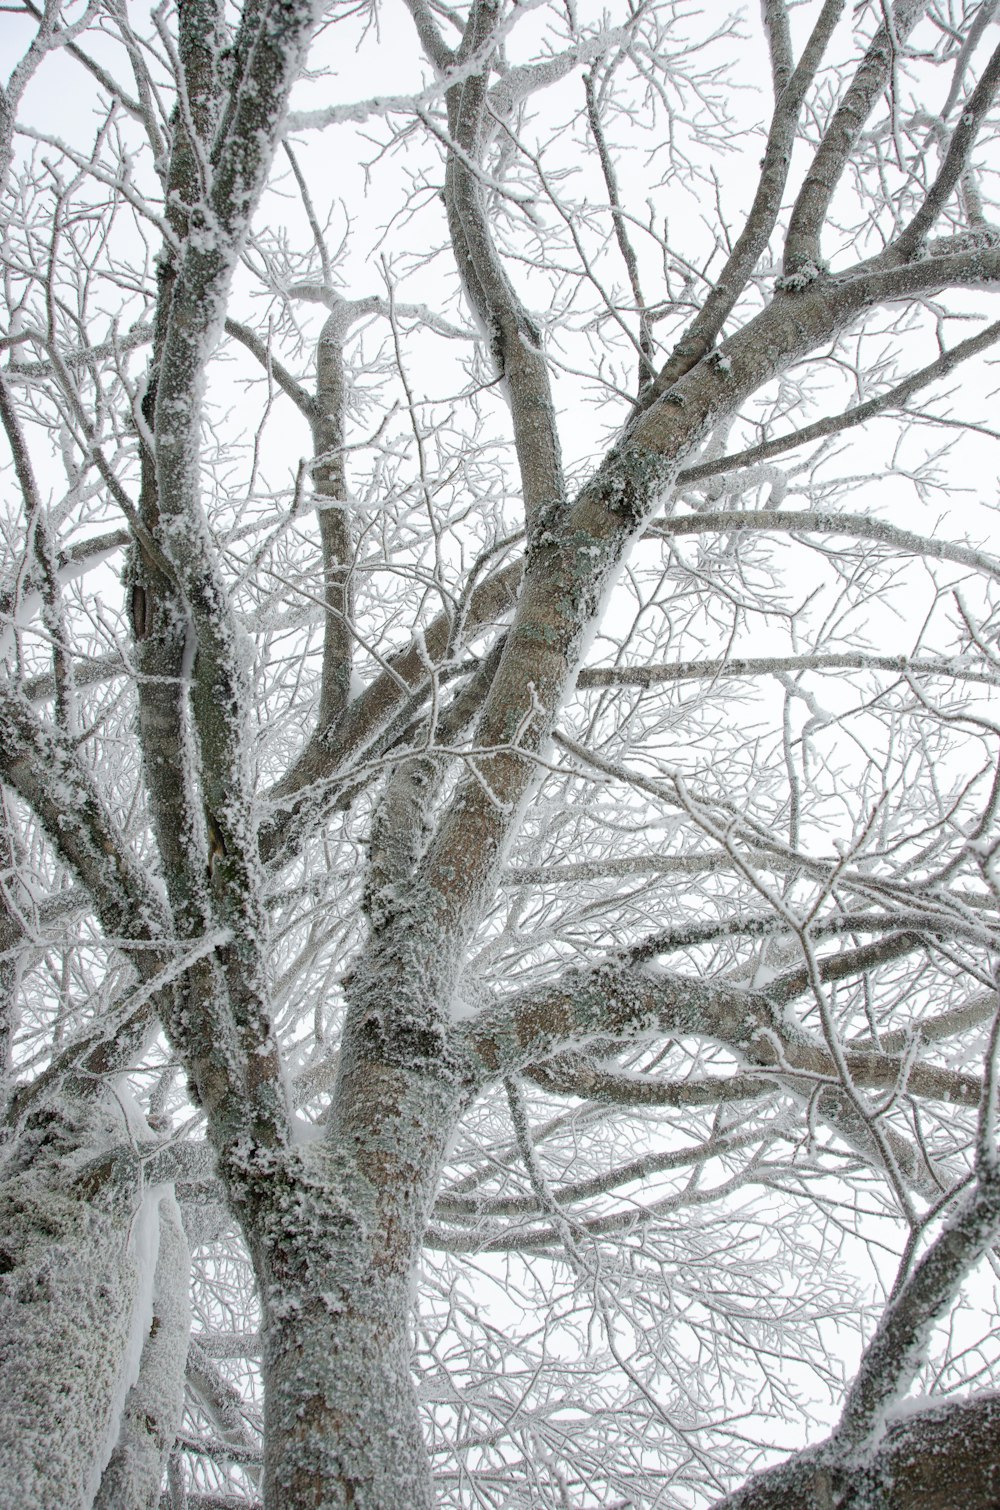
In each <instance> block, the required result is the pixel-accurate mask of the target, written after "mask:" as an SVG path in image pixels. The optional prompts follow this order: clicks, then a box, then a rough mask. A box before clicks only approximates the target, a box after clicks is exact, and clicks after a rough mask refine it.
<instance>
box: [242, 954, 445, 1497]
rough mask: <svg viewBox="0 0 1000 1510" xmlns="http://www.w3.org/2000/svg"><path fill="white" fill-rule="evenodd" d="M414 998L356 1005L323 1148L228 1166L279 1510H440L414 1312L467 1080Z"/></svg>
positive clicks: (267, 1485)
mask: <svg viewBox="0 0 1000 1510" xmlns="http://www.w3.org/2000/svg"><path fill="white" fill-rule="evenodd" d="M383 963H384V962H383ZM372 974H374V972H372ZM385 988H386V981H385V979H384V977H383V978H382V981H381V990H382V992H384V991H385ZM364 994H366V995H367V994H369V993H364ZM372 994H373V993H372ZM409 994H410V993H408V992H406V990H405V989H403V990H401V991H400V992H399V993H398V994H397V995H396V999H395V1001H394V1002H393V1005H392V1007H391V1008H389V1009H386V1010H385V1011H382V1010H379V1011H374V1012H366V1011H365V1010H364V1008H363V1007H362V1006H359V1007H356V1009H355V1010H354V1011H353V1012H352V1019H351V1022H350V1023H349V1025H348V1028H347V1030H346V1032H345V1039H344V1046H343V1049H342V1052H341V1063H340V1073H339V1078H338V1082H337V1085H336V1088H335V1091H334V1098H333V1102H332V1105H331V1108H330V1112H329V1115H328V1118H327V1124H326V1129H325V1133H324V1138H323V1141H322V1143H315V1144H310V1145H307V1146H306V1147H300V1148H298V1149H294V1150H292V1151H291V1152H290V1153H289V1154H286V1155H282V1156H279V1157H275V1156H274V1155H270V1154H268V1153H267V1152H266V1151H264V1150H256V1151H254V1152H252V1153H251V1154H250V1156H249V1157H247V1158H244V1160H243V1167H242V1169H240V1168H239V1167H237V1166H238V1163H239V1161H238V1160H237V1159H236V1158H234V1159H233V1160H232V1161H231V1162H232V1168H231V1170H230V1174H229V1179H230V1188H231V1190H232V1191H233V1197H234V1200H235V1202H236V1204H237V1206H238V1208H242V1209H241V1215H242V1216H243V1218H244V1224H245V1230H246V1231H247V1234H248V1238H249V1245H250V1249H251V1253H252V1255H253V1259H254V1265H255V1268H256V1272H257V1278H258V1283H259V1287H260V1294H261V1301H262V1309H263V1338H262V1342H263V1369H264V1398H265V1433H264V1437H265V1449H264V1475H263V1487H264V1502H265V1504H266V1505H267V1506H269V1507H274V1510H278V1507H280V1510H340V1507H344V1506H351V1507H354V1510H402V1507H404V1506H405V1507H406V1510H430V1507H431V1506H432V1505H433V1503H434V1492H433V1486H432V1482H431V1473H430V1465H429V1461H428V1457H427V1451H426V1447H425V1445H424V1440H423V1431H422V1428H421V1424H420V1419H419V1413H418V1409H417V1399H416V1394H415V1390H414V1385H413V1381H412V1376H411V1355H412V1336H411V1326H412V1321H411V1317H412V1306H413V1295H414V1288H415V1279H416V1270H417V1264H418V1261H419V1255H420V1244H421V1239H422V1235H423V1232H424V1229H425V1227H426V1224H427V1220H428V1217H429V1214H430V1209H431V1205H432V1203H433V1200H434V1195H435V1192H436V1189H437V1184H438V1178H439V1174H440V1170H441V1166H442V1162H443V1159H444V1153H445V1149H446V1147H447V1143H448V1139H449V1137H450V1135H451V1132H452V1130H453V1128H454V1125H455V1122H456V1120H457V1117H458V1115H459V1111H460V1104H461V1087H460V1084H459V1077H458V1076H457V1074H455V1073H454V1067H453V1066H450V1065H449V1062H448V1058H447V1056H446V1055H445V1054H444V1053H442V1052H441V1041H442V1040H441V1037H440V1035H437V1034H435V1032H434V1030H433V1027H432V1025H431V1024H432V1020H433V1019H434V1017H435V1016H436V1014H435V1013H434V1012H433V1011H432V1010H431V1009H429V1008H427V1007H426V1006H423V1007H420V1008H419V1009H418V1008H417V997H418V995H419V993H416V992H415V993H413V995H412V996H411V997H410V1000H411V1011H410V1012H408V1013H405V1012H404V1011H403V1006H402V1004H403V1002H404V1001H405V999H406V998H407V996H408V995H409ZM398 1013H402V1014H403V1016H405V1021H406V1023H407V1027H408V1031H407V1032H406V1033H403V1032H402V1030H401V1029H400V1028H399V1022H400V1018H398V1017H397V1014H398ZM394 1017H396V1018H397V1031H396V1032H395V1033H393V1034H392V1035H391V1036H390V1033H389V1031H388V1024H389V1021H390V1019H392V1018H394ZM421 1019H422V1020H423V1022H424V1024H425V1026H424V1028H422V1029H421V1028H419V1027H418V1022H419V1021H420V1020H421Z"/></svg>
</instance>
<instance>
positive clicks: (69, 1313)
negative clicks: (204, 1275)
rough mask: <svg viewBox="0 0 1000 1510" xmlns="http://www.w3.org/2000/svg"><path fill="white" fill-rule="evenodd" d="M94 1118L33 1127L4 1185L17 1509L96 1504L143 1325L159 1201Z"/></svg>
mask: <svg viewBox="0 0 1000 1510" xmlns="http://www.w3.org/2000/svg"><path fill="white" fill-rule="evenodd" d="M80 1120H82V1121H83V1122H84V1124H85V1125H84V1126H82V1127H81V1126H80ZM98 1120H100V1119H99V1118H98ZM94 1121H95V1119H94V1117H93V1115H90V1116H86V1115H85V1116H84V1117H83V1118H82V1119H79V1120H77V1119H70V1118H69V1117H68V1116H62V1117H60V1116H53V1117H47V1118H45V1119H44V1121H42V1120H38V1121H36V1123H35V1125H34V1126H33V1127H32V1128H31V1129H29V1130H27V1131H26V1132H25V1133H24V1134H23V1136H22V1138H21V1140H20V1142H19V1144H18V1145H17V1146H16V1147H15V1148H14V1150H12V1153H11V1155H10V1156H9V1158H8V1161H7V1165H6V1168H5V1170H4V1176H3V1181H2V1184H0V1484H2V1485H3V1490H2V1493H3V1496H4V1503H6V1504H10V1505H17V1507H18V1510H53V1507H54V1506H59V1510H90V1507H91V1506H92V1504H93V1501H94V1496H95V1494H96V1493H97V1490H98V1486H99V1483H100V1479H101V1474H102V1471H103V1469H104V1467H105V1464H106V1463H107V1461H108V1458H109V1456H110V1454H111V1451H112V1449H113V1447H114V1445H115V1442H116V1440H117V1438H118V1434H119V1429H120V1423H121V1415H122V1409H123V1406H124V1402H125V1398H126V1395H127V1393H128V1390H129V1387H130V1385H131V1384H132V1382H133V1380H134V1378H135V1376H136V1371H137V1367H138V1359H139V1353H140V1350H141V1346H142V1339H143V1338H144V1336H145V1335H146V1333H147V1331H148V1329H149V1320H150V1306H151V1302H152V1277H153V1270H154V1267H155V1264H156V1255H157V1238H158V1205H159V1201H158V1199H156V1198H155V1197H154V1196H153V1195H151V1194H150V1193H148V1192H143V1189H142V1184H141V1171H140V1167H139V1162H138V1160H137V1159H136V1158H135V1157H134V1155H133V1153H132V1150H131V1149H128V1148H126V1149H124V1150H123V1149H122V1148H121V1146H120V1145H119V1146H118V1147H116V1146H115V1141H114V1131H115V1130H113V1129H111V1128H109V1127H107V1126H96V1127H95V1125H94ZM117 1131H118V1136H119V1137H120V1129H118V1130H117Z"/></svg>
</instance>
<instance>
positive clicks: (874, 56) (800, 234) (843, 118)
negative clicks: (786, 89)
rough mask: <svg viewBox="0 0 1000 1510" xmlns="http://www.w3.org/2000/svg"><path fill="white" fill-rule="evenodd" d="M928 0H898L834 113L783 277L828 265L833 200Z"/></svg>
mask: <svg viewBox="0 0 1000 1510" xmlns="http://www.w3.org/2000/svg"><path fill="white" fill-rule="evenodd" d="M925 6H926V0H895V3H894V4H893V6H892V9H891V18H890V15H889V13H888V12H887V13H886V19H885V21H883V23H882V25H881V26H880V27H879V29H878V31H877V32H876V33H875V36H874V37H873V38H872V41H871V44H870V46H869V48H868V50H867V52H866V53H865V56H864V58H863V59H862V60H861V63H860V64H859V65H858V69H857V72H856V73H855V75H854V77H853V79H852V80H851V82H850V84H849V85H848V87H847V90H846V91H845V93H844V97H843V99H842V100H841V102H840V104H839V105H838V107H837V109H836V111H835V112H834V115H833V119H832V120H831V122H830V124H829V126H828V127H827V129H826V131H825V133H824V135H823V139H822V141H821V142H820V144H819V146H818V147H817V149H816V152H815V155H814V156H813V160H812V162H811V163H810V165H809V168H808V170H807V172H806V176H805V179H804V181H803V184H802V188H801V189H800V190H799V194H798V198H797V199H796V201H795V204H794V206H793V207H792V213H791V218H790V219H789V222H788V234H787V236H786V238H785V256H784V276H785V277H786V278H793V279H796V280H799V279H805V280H806V281H807V282H808V281H809V280H810V279H812V278H815V277H816V276H817V275H818V274H819V273H820V272H821V270H822V268H823V265H824V264H823V254H822V250H821V246H820V240H821V236H822V232H823V226H824V224H825V222H826V217H827V213H828V211H829V208H830V201H831V200H832V199H833V195H834V192H835V190H836V188H837V184H838V183H839V182H840V179H841V176H842V174H843V172H844V170H845V168H846V167H847V164H848V161H849V160H850V155H851V152H852V151H853V150H854V147H855V144H856V143H857V140H858V137H859V136H860V134H861V129H862V127H863V126H864V123H865V121H866V120H867V119H868V117H869V115H870V114H871V112H872V110H873V109H874V108H875V104H876V102H877V100H878V98H879V96H880V95H881V93H882V91H883V90H884V89H885V87H886V85H887V84H888V82H889V79H890V78H891V76H892V71H893V67H894V63H895V49H896V47H897V46H898V44H899V43H901V42H904V41H905V40H906V37H907V35H908V34H909V32H910V31H911V30H912V29H913V27H914V25H915V24H916V22H917V21H918V20H919V18H920V15H921V13H922V12H923V10H924V9H925Z"/></svg>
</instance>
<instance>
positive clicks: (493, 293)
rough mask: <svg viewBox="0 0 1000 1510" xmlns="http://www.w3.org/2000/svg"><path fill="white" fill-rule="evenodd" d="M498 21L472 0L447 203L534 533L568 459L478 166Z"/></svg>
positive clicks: (492, 124)
mask: <svg viewBox="0 0 1000 1510" xmlns="http://www.w3.org/2000/svg"><path fill="white" fill-rule="evenodd" d="M498 21H499V6H498V5H497V3H496V0H474V3H473V5H472V6H471V8H470V11H469V18H468V21H467V23H466V28H465V34H464V36H463V39H462V45H461V48H460V51H459V59H460V61H464V60H465V59H473V58H475V59H477V60H478V59H479V58H482V63H481V64H480V65H479V66H478V67H477V68H476V70H475V71H474V72H473V73H471V74H470V75H469V76H468V77H466V78H464V79H462V81H461V82H460V83H458V84H454V85H452V87H451V88H450V89H449V90H448V95H447V100H448V128H449V132H450V135H451V138H452V140H453V143H454V147H453V148H451V149H450V150H449V151H448V161H447V167H446V172H445V208H446V210H447V213H448V227H449V231H450V235H451V241H452V246H453V248H454V252H455V261H456V264H457V267H458V271H459V276H460V277H461V280H462V286H463V288H464V290H465V294H466V297H467V298H468V300H469V303H470V305H471V306H472V309H473V311H474V313H475V314H476V316H477V318H478V319H479V321H480V322H481V323H482V325H483V327H484V329H485V332H486V335H487V338H488V340H489V345H490V351H491V355H492V357H493V361H494V363H495V365H496V368H497V372H498V374H499V376H500V377H501V378H502V380H503V384H504V390H505V392H506V394H507V397H508V401H509V404H510V412H511V420H512V423H513V427H514V446H515V449H516V452H517V460H518V467H519V469H520V475H521V487H522V492H523V496H524V510H525V518H526V520H527V525H528V530H529V534H530V532H531V531H532V530H533V529H534V528H535V525H536V522H537V520H538V519H539V517H540V516H541V515H542V514H544V512H545V511H546V510H552V509H555V508H557V507H558V506H559V504H560V503H561V502H562V500H563V497H564V484H563V477H562V462H561V458H560V451H559V436H558V433H557V428H556V417H555V408H554V405H553V401H552V392H551V387H550V384H549V376H548V369H547V366H546V362H545V357H544V354H543V352H542V334H541V331H540V330H539V328H538V326H537V325H536V323H535V322H534V320H532V318H531V316H530V315H529V314H528V312H527V310H526V309H525V307H524V305H523V304H522V303H521V300H520V299H519V298H518V296H517V294H516V293H515V291H514V288H513V285H512V284H511V282H510V279H509V278H508V276H507V272H506V269H505V268H504V266H503V262H502V260H501V258H500V256H499V254H498V252H497V248H496V243H495V240H494V237H493V232H492V228H491V226H490V222H489V217H488V215H487V212H486V205H485V200H484V193H483V185H482V182H481V178H480V164H481V160H482V157H483V154H484V152H485V150H486V148H487V147H488V145H489V143H490V140H491V138H492V136H493V134H494V131H495V129H496V119H495V116H494V111H493V107H492V103H491V98H490V83H489V76H490V67H491V61H492V48H491V40H492V38H493V36H494V34H495V32H496V29H497V25H498Z"/></svg>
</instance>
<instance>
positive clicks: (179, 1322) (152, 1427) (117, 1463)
mask: <svg viewBox="0 0 1000 1510" xmlns="http://www.w3.org/2000/svg"><path fill="white" fill-rule="evenodd" d="M158 1220H159V1229H160V1233H159V1236H160V1244H159V1253H158V1256H157V1260H156V1272H155V1275H154V1278H153V1308H152V1316H151V1318H150V1323H149V1330H148V1332H147V1333H146V1338H145V1341H144V1343H143V1347H142V1356H141V1358H140V1360H139V1377H138V1378H137V1379H136V1381H135V1383H134V1384H133V1385H132V1388H131V1389H130V1390H129V1392H128V1395H127V1397H126V1399H125V1407H124V1410H123V1411H122V1420H121V1430H120V1432H119V1436H118V1442H117V1445H116V1446H115V1449H114V1451H113V1452H112V1454H111V1459H110V1461H109V1463H108V1466H107V1467H106V1469H105V1470H104V1476H103V1478H102V1479H101V1486H100V1489H99V1491H98V1494H97V1498H96V1499H95V1500H94V1510H156V1507H157V1506H158V1505H159V1503H160V1484H161V1482H162V1479H163V1475H164V1472H165V1470H166V1466H167V1459H168V1457H169V1455H170V1450H171V1448H172V1447H173V1445H174V1439H175V1438H176V1436H177V1431H178V1428H179V1427H180V1424H181V1412H182V1410H183V1407H184V1365H185V1361H186V1359H187V1351H188V1339H189V1335H190V1327H191V1311H190V1305H189V1301H188V1289H189V1284H190V1255H189V1253H188V1245H187V1239H186V1237H185V1235H184V1228H183V1226H182V1225H181V1216H180V1211H179V1210H178V1207H177V1202H176V1201H175V1200H174V1198H173V1196H172V1194H170V1193H169V1192H168V1193H166V1194H164V1195H163V1196H162V1198H161V1199H160V1201H159V1217H158Z"/></svg>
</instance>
